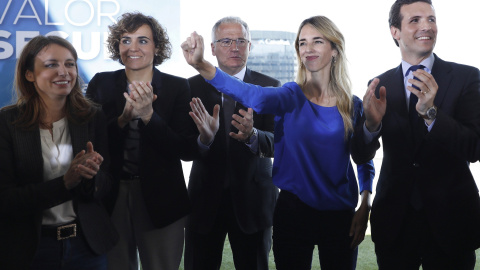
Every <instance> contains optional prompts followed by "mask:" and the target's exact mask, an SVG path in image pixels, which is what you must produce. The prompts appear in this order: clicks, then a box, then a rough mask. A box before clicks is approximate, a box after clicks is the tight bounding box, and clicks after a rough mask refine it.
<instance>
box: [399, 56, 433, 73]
mask: <svg viewBox="0 0 480 270" xmlns="http://www.w3.org/2000/svg"><path fill="white" fill-rule="evenodd" d="M434 61H435V56H433V53H432V54H430V56H429V57H427V58H425V59H424V60H423V61H422V62H420V64H419V65H424V66H425V71H427V72H428V73H432V67H433V62H434ZM411 66H413V65H411V64H410V63H407V62H406V61H405V60H403V59H402V70H403V76H405V74H406V73H407V71H408V69H409V68H410V67H411Z"/></svg>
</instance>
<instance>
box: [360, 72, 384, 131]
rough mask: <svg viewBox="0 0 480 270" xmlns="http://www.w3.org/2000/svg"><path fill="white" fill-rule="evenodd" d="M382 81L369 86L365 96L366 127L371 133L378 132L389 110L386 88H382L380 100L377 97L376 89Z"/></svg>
mask: <svg viewBox="0 0 480 270" xmlns="http://www.w3.org/2000/svg"><path fill="white" fill-rule="evenodd" d="M379 83H380V80H379V79H378V78H375V79H373V81H372V82H371V83H370V85H368V89H367V92H366V93H365V95H364V96H363V110H364V112H365V119H366V120H365V125H366V127H367V129H368V130H369V131H370V132H374V131H377V130H378V128H379V127H380V123H381V122H382V119H383V116H384V115H385V111H386V108H387V92H386V89H385V87H384V86H382V87H380V91H379V93H380V98H379V99H378V98H377V97H376V96H375V89H376V88H377V86H378V84H379Z"/></svg>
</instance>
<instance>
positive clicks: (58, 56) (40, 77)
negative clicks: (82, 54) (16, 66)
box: [25, 43, 77, 101]
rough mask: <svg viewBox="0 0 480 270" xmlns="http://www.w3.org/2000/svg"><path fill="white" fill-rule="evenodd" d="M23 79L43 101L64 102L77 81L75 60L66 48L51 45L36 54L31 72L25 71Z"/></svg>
mask: <svg viewBox="0 0 480 270" xmlns="http://www.w3.org/2000/svg"><path fill="white" fill-rule="evenodd" d="M25 78H26V79H27V80H28V81H30V82H33V84H34V85H35V89H36V91H37V93H38V94H39V95H40V97H41V98H42V99H43V100H44V101H46V100H65V99H66V97H67V96H68V95H69V94H70V92H71V91H72V89H73V87H74V85H75V82H76V79H77V65H76V62H75V58H74V57H73V55H72V53H71V52H70V51H69V50H68V49H67V48H65V47H62V46H60V45H58V44H54V43H52V44H50V45H48V46H46V47H45V48H43V49H42V50H41V51H40V52H39V53H38V54H37V56H36V57H35V63H34V68H33V71H31V70H27V72H26V73H25Z"/></svg>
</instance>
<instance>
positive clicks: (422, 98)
mask: <svg viewBox="0 0 480 270" xmlns="http://www.w3.org/2000/svg"><path fill="white" fill-rule="evenodd" d="M413 75H414V76H415V77H417V78H418V80H415V79H409V80H408V82H409V83H411V84H413V85H415V86H416V87H418V88H419V89H420V90H418V89H415V88H414V87H412V86H407V90H408V91H410V92H411V93H412V94H414V95H416V96H417V97H418V102H417V105H416V106H415V109H416V110H417V112H418V113H419V114H422V115H424V114H425V113H426V111H427V109H428V108H430V107H432V106H433V100H434V99H435V96H436V95H437V91H438V84H437V82H436V81H435V78H433V76H432V74H430V73H428V72H426V71H425V70H423V69H417V70H416V71H414V72H413Z"/></svg>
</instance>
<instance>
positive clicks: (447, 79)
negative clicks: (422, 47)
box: [432, 54, 452, 107]
mask: <svg viewBox="0 0 480 270" xmlns="http://www.w3.org/2000/svg"><path fill="white" fill-rule="evenodd" d="M434 55H435V54H434ZM451 70H452V67H451V66H450V65H449V64H448V63H447V62H445V61H443V60H442V59H440V58H438V57H437V55H435V62H433V67H432V75H433V77H434V78H435V81H436V82H437V85H438V91H437V95H436V96H435V101H434V104H435V105H436V106H438V107H441V105H442V103H443V100H444V99H445V96H446V95H447V91H448V87H449V86H450V83H451V81H452V75H451V74H450V72H451Z"/></svg>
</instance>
